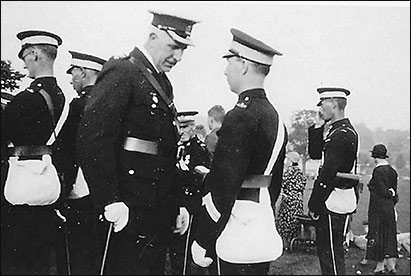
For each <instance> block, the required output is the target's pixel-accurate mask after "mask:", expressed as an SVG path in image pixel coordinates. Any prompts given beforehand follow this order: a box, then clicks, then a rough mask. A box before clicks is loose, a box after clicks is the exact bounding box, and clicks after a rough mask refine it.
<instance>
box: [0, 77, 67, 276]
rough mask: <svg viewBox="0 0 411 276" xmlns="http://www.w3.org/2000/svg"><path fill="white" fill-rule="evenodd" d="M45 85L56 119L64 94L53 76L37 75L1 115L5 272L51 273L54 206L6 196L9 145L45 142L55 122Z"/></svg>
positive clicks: (43, 143) (53, 240)
mask: <svg viewBox="0 0 411 276" xmlns="http://www.w3.org/2000/svg"><path fill="white" fill-rule="evenodd" d="M41 89H44V90H45V91H46V92H47V93H48V94H49V95H50V98H51V101H52V103H53V105H54V117H55V121H56V122H57V121H58V120H59V118H60V116H61V114H62V112H63V107H64V102H65V97H64V94H63V92H62V90H61V89H60V87H59V86H58V85H57V81H56V79H55V78H54V77H41V78H37V79H35V80H34V81H33V82H32V83H31V84H30V86H29V87H28V88H26V89H25V90H23V91H22V92H20V93H18V94H17V95H16V96H15V97H14V99H13V100H12V101H11V102H10V103H9V104H8V105H7V106H6V108H5V109H4V111H3V112H2V116H1V154H2V165H1V180H2V183H1V187H2V190H1V198H2V201H1V203H2V204H1V240H2V243H1V244H2V247H1V269H2V273H4V274H17V275H23V274H27V275H34V274H48V273H49V261H50V260H49V258H50V254H51V251H50V250H51V246H52V245H53V244H54V243H55V239H56V238H57V236H58V228H57V226H58V224H57V217H56V215H55V213H54V210H53V208H54V207H53V206H54V205H49V206H34V207H30V206H27V205H13V206H12V205H10V204H9V203H8V202H7V201H6V200H5V198H4V185H5V180H6V177H7V170H8V162H7V154H6V153H7V150H6V148H7V146H9V145H10V144H9V143H12V145H13V146H31V145H45V144H46V143H47V141H48V139H49V138H50V137H51V135H52V133H53V130H54V123H53V120H52V117H51V114H50V111H49V108H48V106H47V104H46V101H45V99H44V98H43V96H42V95H41V94H40V93H39V91H40V90H41Z"/></svg>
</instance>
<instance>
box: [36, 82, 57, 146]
mask: <svg viewBox="0 0 411 276" xmlns="http://www.w3.org/2000/svg"><path fill="white" fill-rule="evenodd" d="M39 93H40V95H42V96H43V98H44V100H45V101H46V104H47V107H48V109H49V111H50V115H51V119H52V121H53V134H54V138H57V135H56V118H55V117H54V105H53V102H52V101H51V97H50V95H49V94H48V93H47V92H46V90H44V89H40V91H39ZM53 134H52V135H53ZM50 140H51V137H50V139H49V140H48V141H47V143H48V142H49V141H50ZM47 143H46V144H47Z"/></svg>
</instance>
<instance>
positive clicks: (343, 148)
mask: <svg viewBox="0 0 411 276" xmlns="http://www.w3.org/2000/svg"><path fill="white" fill-rule="evenodd" d="M323 131H324V127H320V128H316V129H314V127H313V126H311V127H310V128H309V129H308V134H309V139H308V141H309V144H308V145H309V154H310V157H312V158H313V159H318V157H320V158H321V156H322V153H321V152H323V153H324V161H323V164H322V168H321V169H320V172H319V175H318V177H317V179H316V180H315V182H314V187H313V190H312V193H311V196H310V199H309V201H308V207H309V209H310V210H311V211H313V212H315V213H317V214H326V213H328V210H326V208H325V201H326V200H327V198H328V196H329V195H330V193H331V191H332V190H333V189H334V187H338V188H345V187H350V185H353V184H354V183H353V181H350V180H345V179H339V178H337V177H336V175H337V172H343V173H349V172H350V171H351V170H352V168H353V167H354V162H355V159H356V158H357V148H358V135H357V133H356V131H355V129H354V127H353V126H352V125H351V123H350V121H349V119H347V118H344V119H341V120H338V121H336V122H334V123H332V124H331V126H330V130H329V132H328V134H327V136H326V137H325V139H323V136H322V133H323Z"/></svg>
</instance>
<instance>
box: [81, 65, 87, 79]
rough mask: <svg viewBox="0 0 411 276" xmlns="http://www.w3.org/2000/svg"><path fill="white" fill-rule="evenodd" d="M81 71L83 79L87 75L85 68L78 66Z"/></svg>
mask: <svg viewBox="0 0 411 276" xmlns="http://www.w3.org/2000/svg"><path fill="white" fill-rule="evenodd" d="M80 70H81V73H80V76H81V77H82V78H83V79H85V78H86V77H87V70H85V69H84V68H80Z"/></svg>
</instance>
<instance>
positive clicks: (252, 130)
mask: <svg viewBox="0 0 411 276" xmlns="http://www.w3.org/2000/svg"><path fill="white" fill-rule="evenodd" d="M279 124H282V122H281V121H280V119H279V114H278V112H277V111H276V109H275V108H274V107H273V105H272V104H271V103H270V102H269V101H268V99H267V97H266V93H265V91H264V90H263V89H252V90H247V91H245V92H243V93H241V94H240V96H239V100H238V103H237V105H236V106H235V107H234V108H233V109H232V110H231V111H229V112H228V113H227V114H226V115H225V117H224V123H223V125H222V127H221V129H220V130H219V133H218V143H217V148H216V150H215V153H214V157H213V161H212V164H211V171H210V173H209V174H208V175H207V176H206V179H205V183H204V195H207V194H208V193H211V195H212V202H213V203H214V206H215V208H216V209H217V211H218V212H219V213H220V214H221V217H220V218H219V219H218V221H217V223H216V222H215V221H214V220H212V219H211V217H210V214H209V213H208V210H207V208H205V207H204V208H202V209H201V212H200V215H199V216H198V217H197V218H194V220H195V224H196V227H197V228H196V229H198V230H197V233H196V234H195V237H194V239H195V240H196V241H197V242H198V243H199V244H200V245H201V246H202V247H203V248H206V249H207V252H208V253H210V252H212V251H213V248H214V245H215V242H216V239H217V238H218V236H219V235H220V234H221V232H222V231H223V230H224V228H225V226H226V224H227V222H228V219H229V217H230V215H231V210H232V208H233V206H234V203H235V200H236V199H238V198H239V196H240V195H241V194H242V192H245V193H244V194H242V196H245V197H247V194H246V193H247V192H250V193H251V194H255V193H253V192H254V190H257V191H258V190H259V189H258V188H250V189H242V188H241V185H242V183H243V181H244V180H245V178H246V175H248V174H251V175H258V174H264V173H265V171H266V169H267V166H268V163H269V160H270V157H271V153H272V152H273V149H274V146H276V144H278V145H277V147H278V148H279V149H280V150H279V152H278V156H276V159H275V160H276V161H275V163H274V164H273V165H272V168H268V169H269V172H271V174H272V181H271V185H270V187H269V190H270V197H271V203H272V204H275V201H276V200H277V198H278V195H279V192H280V189H281V182H282V175H283V167H284V158H285V146H286V144H287V131H286V129H285V126H281V125H279ZM282 127H283V128H284V132H283V133H284V134H283V135H284V136H283V137H280V136H279V135H280V132H279V131H278V130H279V129H280V128H282ZM279 141H283V142H279ZM257 200H258V199H257Z"/></svg>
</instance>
